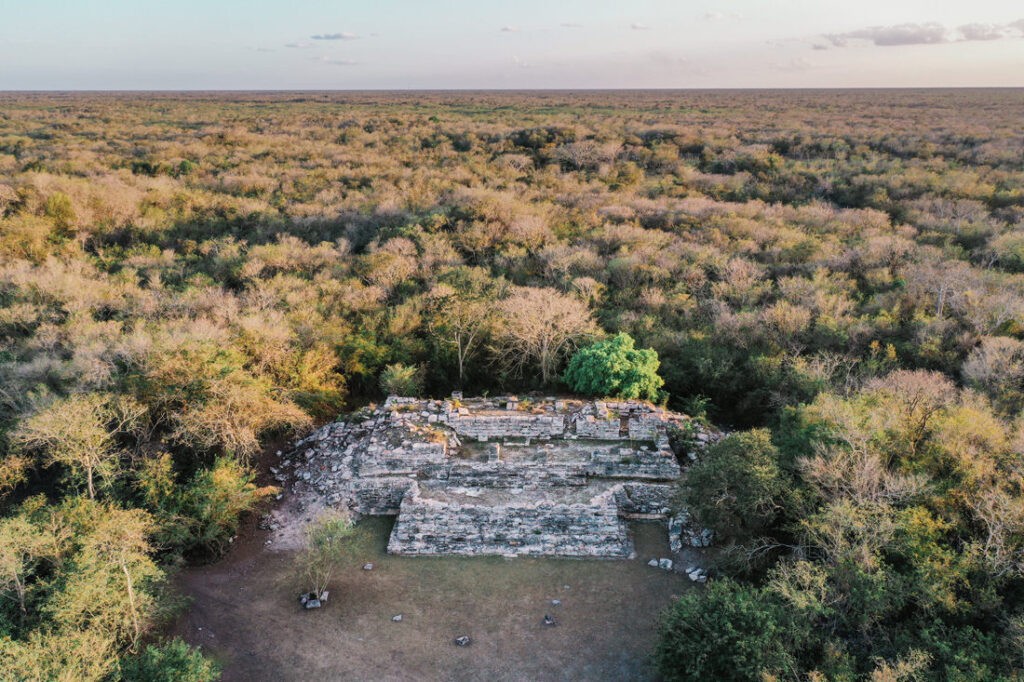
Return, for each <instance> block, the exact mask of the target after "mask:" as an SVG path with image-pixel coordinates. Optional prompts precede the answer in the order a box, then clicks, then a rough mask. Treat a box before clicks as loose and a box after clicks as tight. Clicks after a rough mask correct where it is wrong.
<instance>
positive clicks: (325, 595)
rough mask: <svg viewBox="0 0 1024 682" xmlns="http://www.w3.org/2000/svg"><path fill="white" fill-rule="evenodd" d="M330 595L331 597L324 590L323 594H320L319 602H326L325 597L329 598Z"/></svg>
mask: <svg viewBox="0 0 1024 682" xmlns="http://www.w3.org/2000/svg"><path fill="white" fill-rule="evenodd" d="M330 595H331V593H330V592H328V591H327V590H324V591H323V592H321V593H320V601H327V597H329V596H330Z"/></svg>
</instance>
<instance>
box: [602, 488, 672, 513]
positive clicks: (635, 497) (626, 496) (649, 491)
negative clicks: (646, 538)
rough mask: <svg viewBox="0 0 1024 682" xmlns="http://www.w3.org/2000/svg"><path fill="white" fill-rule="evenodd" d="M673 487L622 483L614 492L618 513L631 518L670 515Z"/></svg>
mask: <svg viewBox="0 0 1024 682" xmlns="http://www.w3.org/2000/svg"><path fill="white" fill-rule="evenodd" d="M672 494H673V486H671V485H669V484H666V483H624V484H622V485H621V486H620V487H619V488H617V489H616V491H615V502H616V504H617V505H618V508H619V512H620V513H621V514H622V515H623V516H626V517H633V518H663V517H667V516H668V515H669V513H670V511H671V510H670V507H671V502H672Z"/></svg>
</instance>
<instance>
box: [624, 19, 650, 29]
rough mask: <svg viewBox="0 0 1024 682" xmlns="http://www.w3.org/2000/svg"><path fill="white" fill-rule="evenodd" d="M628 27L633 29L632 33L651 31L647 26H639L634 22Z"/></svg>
mask: <svg viewBox="0 0 1024 682" xmlns="http://www.w3.org/2000/svg"><path fill="white" fill-rule="evenodd" d="M629 27H630V28H631V29H633V30H634V31H650V30H651V27H650V26H648V25H647V24H640V23H637V22H635V21H634V22H633V23H632V24H630V25H629Z"/></svg>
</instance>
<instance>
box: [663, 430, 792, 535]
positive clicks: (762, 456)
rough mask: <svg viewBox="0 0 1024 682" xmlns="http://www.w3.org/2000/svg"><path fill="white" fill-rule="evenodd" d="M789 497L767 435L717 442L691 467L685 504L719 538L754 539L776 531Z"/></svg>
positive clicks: (684, 491) (747, 433) (734, 436)
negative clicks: (774, 527) (766, 532)
mask: <svg viewBox="0 0 1024 682" xmlns="http://www.w3.org/2000/svg"><path fill="white" fill-rule="evenodd" d="M789 491H790V484H789V483H788V481H787V479H786V476H785V474H784V473H783V471H782V470H781V469H780V467H779V464H778V452H777V451H776V449H775V446H774V445H772V442H771V433H770V432H769V431H768V430H767V429H755V430H752V431H743V432H740V433H735V434H732V435H730V436H727V437H726V438H723V439H722V440H720V441H718V442H717V443H715V444H714V445H712V446H711V447H709V448H708V449H707V451H706V452H705V453H704V454H703V455H702V456H701V458H700V460H699V461H698V462H697V463H696V464H694V465H693V466H692V467H690V470H689V471H688V472H687V474H686V477H685V479H684V480H683V483H682V491H681V492H682V502H683V504H684V505H685V506H686V508H687V509H689V510H690V511H691V512H692V513H693V515H694V516H695V517H696V519H697V520H698V521H699V522H700V523H702V524H703V525H705V526H707V527H709V528H711V529H713V530H714V531H715V533H717V534H719V535H720V536H726V537H728V536H733V537H751V536H754V535H756V534H758V533H760V532H762V531H764V530H765V529H766V528H768V527H769V526H771V525H772V523H773V522H774V521H775V520H776V518H777V517H778V515H779V514H780V512H781V511H782V510H783V506H784V502H785V498H786V495H787V494H788V493H789Z"/></svg>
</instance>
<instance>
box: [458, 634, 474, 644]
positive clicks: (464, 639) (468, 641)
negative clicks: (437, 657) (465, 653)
mask: <svg viewBox="0 0 1024 682" xmlns="http://www.w3.org/2000/svg"><path fill="white" fill-rule="evenodd" d="M472 643H473V640H471V639H470V638H469V635H462V636H461V637H456V638H455V646H469V645H470V644H472Z"/></svg>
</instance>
